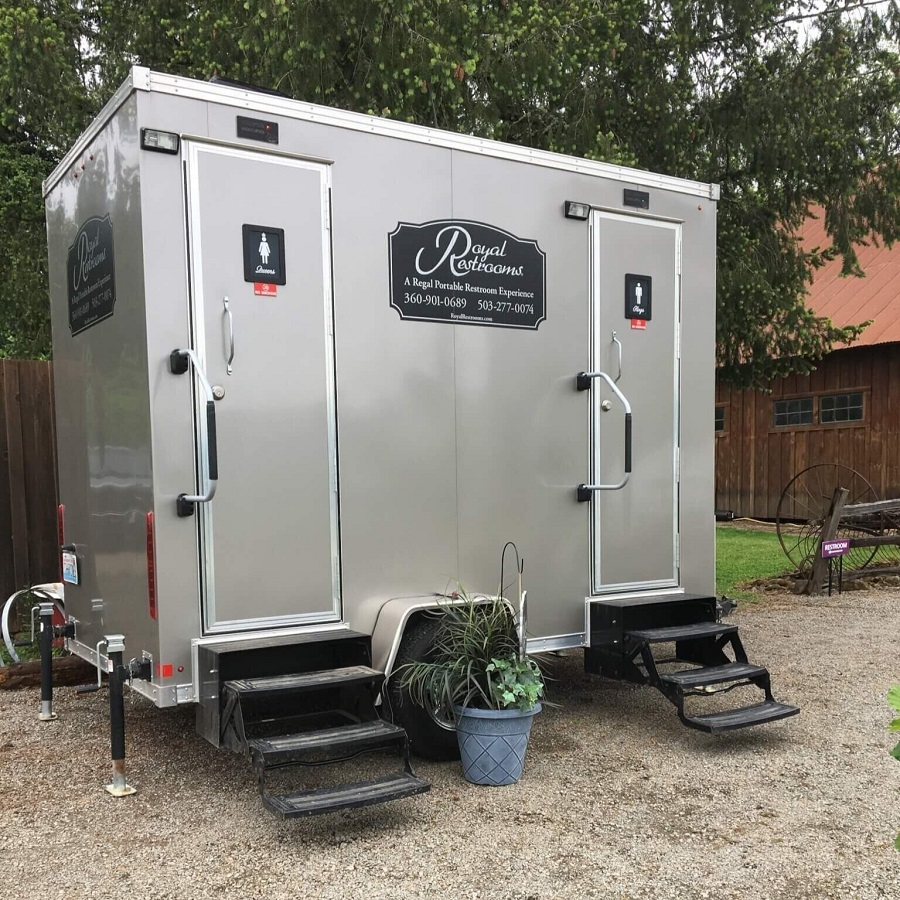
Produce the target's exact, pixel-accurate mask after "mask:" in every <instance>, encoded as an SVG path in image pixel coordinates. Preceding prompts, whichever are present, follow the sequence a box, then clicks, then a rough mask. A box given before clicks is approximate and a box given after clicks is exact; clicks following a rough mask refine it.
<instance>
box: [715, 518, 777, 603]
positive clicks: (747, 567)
mask: <svg viewBox="0 0 900 900" xmlns="http://www.w3.org/2000/svg"><path fill="white" fill-rule="evenodd" d="M791 569H792V566H791V563H790V560H788V558H787V557H786V556H785V555H784V550H783V549H782V548H781V544H780V543H779V542H778V536H777V535H776V534H775V533H774V532H765V531H750V530H748V529H743V528H735V527H734V526H730V525H719V526H717V527H716V593H717V594H727V595H728V596H729V597H737V598H744V599H747V598H751V597H753V596H754V595H753V594H752V593H749V592H748V591H747V590H746V589H745V588H743V587H742V586H743V585H746V584H747V583H748V582H750V581H755V580H756V579H757V578H772V577H775V576H778V575H782V574H786V573H787V572H789V571H790V570H791Z"/></svg>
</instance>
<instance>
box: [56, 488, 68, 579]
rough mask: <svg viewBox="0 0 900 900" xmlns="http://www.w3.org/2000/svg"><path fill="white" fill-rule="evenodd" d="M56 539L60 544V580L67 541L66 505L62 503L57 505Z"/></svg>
mask: <svg viewBox="0 0 900 900" xmlns="http://www.w3.org/2000/svg"><path fill="white" fill-rule="evenodd" d="M56 540H57V542H58V544H59V580H60V581H62V580H63V576H62V571H63V564H62V547H63V544H65V542H66V507H65V506H64V505H63V504H62V503H60V504H59V506H57V507H56Z"/></svg>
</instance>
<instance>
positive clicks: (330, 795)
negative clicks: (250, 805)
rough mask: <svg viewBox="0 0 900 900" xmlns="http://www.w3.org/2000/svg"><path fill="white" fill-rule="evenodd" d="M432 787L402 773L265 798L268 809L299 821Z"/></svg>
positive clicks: (268, 795)
mask: <svg viewBox="0 0 900 900" xmlns="http://www.w3.org/2000/svg"><path fill="white" fill-rule="evenodd" d="M430 788H431V785H430V784H429V783H428V782H427V781H423V780H422V779H421V778H417V777H416V776H415V775H411V774H409V773H407V772H401V773H399V774H397V775H387V776H385V777H383V778H376V779H375V780H373V781H358V782H356V783H354V784H340V785H337V786H335V787H329V788H317V789H316V790H312V791H296V792H295V793H292V794H284V795H282V796H273V795H271V794H264V795H263V798H262V799H263V803H264V804H265V806H266V808H267V809H268V810H269V811H270V812H272V813H274V814H275V815H276V816H280V817H281V818H282V819H296V818H299V817H300V816H316V815H319V814H321V813H329V812H336V811H337V810H339V809H355V808H357V807H360V806H373V805H374V804H376V803H387V802H388V801H390V800H401V799H403V798H404V797H412V796H414V795H416V794H424V793H425V792H426V791H427V790H430Z"/></svg>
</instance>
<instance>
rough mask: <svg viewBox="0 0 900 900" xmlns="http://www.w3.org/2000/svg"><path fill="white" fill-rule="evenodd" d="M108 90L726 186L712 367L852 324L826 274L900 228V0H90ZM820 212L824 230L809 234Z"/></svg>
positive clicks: (799, 367) (790, 359)
mask: <svg viewBox="0 0 900 900" xmlns="http://www.w3.org/2000/svg"><path fill="white" fill-rule="evenodd" d="M80 16H81V21H82V25H83V27H84V28H85V29H86V31H87V33H88V34H89V35H90V37H89V40H88V41H87V44H88V45H89V46H90V47H92V48H93V64H92V65H93V68H92V73H93V77H94V78H95V80H96V83H97V85H98V86H100V87H102V90H103V93H109V91H110V90H111V89H112V86H113V85H114V84H115V83H117V82H118V81H119V80H120V79H121V78H122V77H123V75H124V73H125V71H126V68H127V66H128V65H129V64H130V63H132V62H141V63H142V64H145V65H150V66H152V67H155V68H160V69H163V70H166V71H171V72H176V73H180V74H186V75H192V76H196V77H201V78H207V77H209V76H210V75H212V74H220V75H222V76H225V77H230V78H234V79H237V80H241V81H247V82H251V83H254V84H259V85H261V86H266V87H272V88H276V89H278V90H281V91H283V92H284V93H287V94H289V95H290V96H293V97H297V98H299V99H303V100H309V101H315V102H320V103H325V104H328V105H331V106H337V107H341V108H346V109H353V110H359V111H363V112H373V113H377V114H380V115H384V116H389V117H393V118H398V119H403V120H407V121H414V122H419V123H422V124H427V125H433V126H437V127H441V128H448V129H451V130H455V131H464V132H471V133H476V134H479V135H483V136H487V137H492V138H497V139H499V140H505V141H511V142H514V143H519V144H525V145H528V146H535V147H541V148H545V149H549V150H557V151H562V152H566V153H573V154H576V155H582V156H587V157H591V158H594V159H602V160H606V161H610V162H616V163H623V164H630V165H636V166H639V167H642V168H647V169H651V170H654V171H660V172H665V173H667V174H672V175H680V176H683V177H687V178H694V179H698V180H702V181H713V182H718V183H720V184H721V187H722V198H721V201H720V204H719V248H718V249H719V253H718V267H719V268H718V272H719V275H718V361H719V364H720V366H721V372H722V375H723V376H724V377H725V379H726V380H728V381H730V382H731V383H734V384H741V385H764V384H765V382H766V381H767V380H768V379H769V378H770V377H771V376H772V375H774V374H779V373H787V372H790V371H805V370H808V368H809V367H810V365H811V364H812V362H814V361H815V360H816V359H818V358H820V357H821V356H822V355H823V354H824V353H825V352H827V351H828V350H829V349H830V347H831V346H832V345H833V344H834V343H836V342H841V341H847V340H852V339H853V338H854V337H855V336H856V335H857V334H858V333H859V328H848V329H837V328H834V327H833V326H832V325H831V323H829V322H828V321H827V320H822V319H817V318H816V317H815V316H813V315H812V314H811V313H810V312H809V311H808V310H806V308H805V307H804V305H803V296H804V292H805V290H806V288H807V286H808V283H809V280H810V278H811V275H812V273H813V271H814V270H815V268H816V267H817V266H818V265H821V263H822V262H823V261H824V259H825V258H826V257H828V256H831V255H834V254H839V255H840V256H842V257H843V260H844V266H845V270H846V271H847V273H848V274H853V273H854V272H856V270H857V268H858V267H857V263H856V258H855V254H854V251H853V247H854V245H858V244H859V242H860V241H863V240H872V239H878V240H883V241H886V242H888V243H890V242H892V241H893V240H894V239H895V238H896V236H897V233H898V222H900V210H898V201H897V199H896V198H897V196H898V190H897V189H898V187H900V183H898V182H900V164H898V160H897V151H898V146H897V144H898V133H897V119H896V114H897V103H898V90H900V89H898V78H897V74H898V71H900V56H898V52H897V49H898V36H900V13H898V9H897V2H896V0H884V2H878V3H877V4H872V3H867V2H859V0H792V2H787V0H743V2H741V3H725V2H721V0H668V2H661V0H617V2H609V3H601V2H598V0H293V2H290V0H208V2H196V0H194V2H175V0H143V2H141V0H119V2H115V0H84V2H83V3H82V4H81V6H80ZM813 206H820V207H821V208H822V209H823V210H824V215H825V217H826V225H827V229H828V233H829V235H830V237H831V239H832V242H833V243H832V246H830V247H827V248H816V249H815V250H811V251H810V250H806V249H804V248H803V247H802V246H801V244H800V243H799V240H798V229H799V228H800V226H801V224H802V222H803V221H804V220H805V218H806V217H807V215H808V214H809V212H810V209H811V207H813Z"/></svg>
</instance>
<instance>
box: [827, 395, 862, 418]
mask: <svg viewBox="0 0 900 900" xmlns="http://www.w3.org/2000/svg"><path fill="white" fill-rule="evenodd" d="M862 417H863V396H862V394H861V393H859V392H855V393H852V394H830V395H828V396H827V397H820V398H819V422H820V423H822V424H823V425H825V424H828V423H829V422H858V421H860V420H861V419H862Z"/></svg>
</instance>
